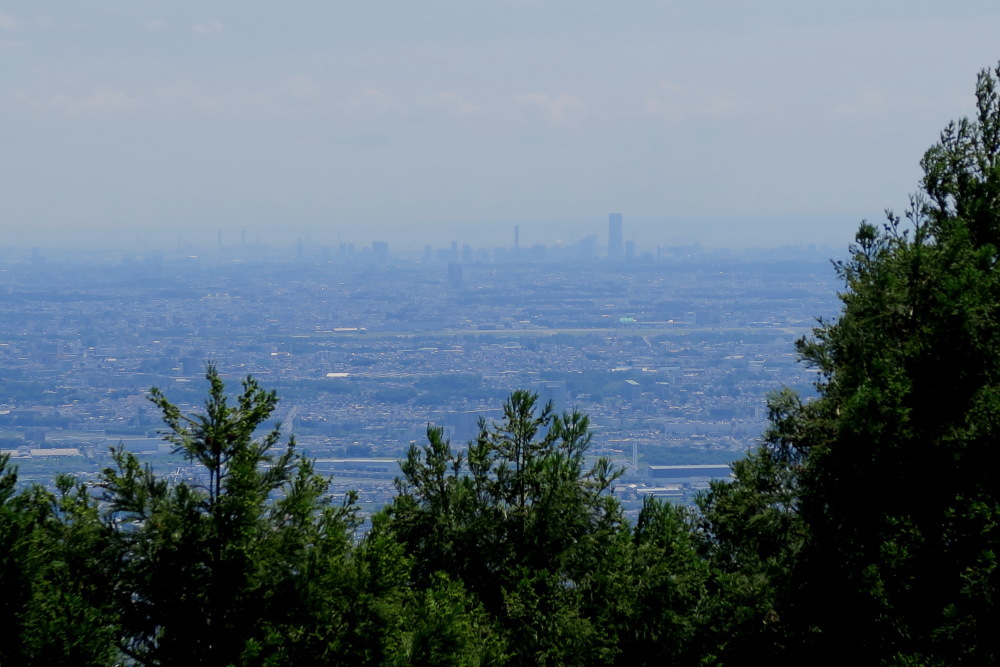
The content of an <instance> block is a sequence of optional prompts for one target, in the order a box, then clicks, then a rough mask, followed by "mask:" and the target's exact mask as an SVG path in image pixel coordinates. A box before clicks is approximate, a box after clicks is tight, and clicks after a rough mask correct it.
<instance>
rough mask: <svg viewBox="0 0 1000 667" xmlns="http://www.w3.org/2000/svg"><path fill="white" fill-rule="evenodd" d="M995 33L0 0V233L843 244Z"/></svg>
mask: <svg viewBox="0 0 1000 667" xmlns="http://www.w3.org/2000/svg"><path fill="white" fill-rule="evenodd" d="M998 34H1000V4H998V3H996V2H995V0H990V1H989V2H987V1H983V2H966V1H963V0H954V1H952V2H950V3H943V2H940V1H937V0H935V1H933V2H932V1H928V0H906V1H905V2H904V1H903V0H890V1H873V0H866V1H864V2H861V1H857V0H841V2H823V3H814V2H803V1H802V0H756V1H755V0H661V1H651V0H626V1H624V2H610V1H605V0H601V1H597V0H461V1H458V0H456V1H452V0H421V1H420V2H414V1H413V0H363V1H342V0H317V1H300V2H291V3H276V2H261V1H258V0H239V1H238V2H237V1H232V2H204V1H201V2H186V1H177V0H175V1H172V2H146V1H143V0H127V1H126V0H122V1H108V0H88V1H87V2H80V1H79V0H70V1H56V0H51V1H49V0H47V1H46V2H38V1H37V0H34V1H30V2H29V1H26V0H16V1H14V2H0V200H2V201H0V230H2V231H3V232H4V237H5V239H6V241H0V245H6V244H8V243H12V242H24V243H32V244H36V245H42V246H45V245H56V244H59V243H62V242H66V241H68V240H72V242H79V241H78V240H76V239H78V238H79V237H82V236H87V237H90V238H93V239H96V238H101V237H100V234H101V233H102V232H103V230H114V231H118V232H120V238H121V239H122V240H123V241H124V242H126V243H132V244H138V243H140V242H142V241H144V240H145V241H147V242H148V240H149V239H157V238H173V239H174V242H175V243H176V239H177V237H178V236H181V235H183V236H185V237H191V238H201V237H204V238H208V239H210V240H211V241H212V242H213V243H214V242H215V240H216V238H217V237H216V235H217V234H218V233H219V232H221V233H222V234H223V236H224V237H225V238H226V239H232V242H235V241H236V238H237V236H238V234H239V232H240V230H248V231H247V234H248V235H249V236H251V237H252V238H254V239H256V238H261V240H265V241H272V240H274V239H277V238H279V237H280V238H283V239H289V238H290V239H293V240H294V238H295V237H296V236H300V237H301V236H308V237H309V238H310V239H312V240H321V241H323V242H331V243H336V242H337V241H338V240H340V241H345V242H347V241H350V242H353V243H356V244H366V243H370V242H371V240H373V239H378V238H383V239H385V240H388V241H389V242H390V245H393V244H395V245H397V246H398V245H400V244H402V243H404V242H405V241H408V240H413V241H414V242H418V243H420V244H422V243H424V242H428V243H433V244H435V245H441V244H443V243H444V242H446V241H447V240H449V239H455V240H458V241H460V242H470V243H473V244H491V245H504V244H507V245H509V244H510V243H511V241H512V236H513V234H512V231H511V230H512V228H513V225H514V224H515V223H519V224H520V225H521V241H522V243H534V242H545V243H551V242H554V241H555V240H557V239H561V240H563V241H567V242H568V241H570V240H571V238H572V237H574V236H575V237H579V236H581V235H583V234H585V233H589V232H590V231H597V232H599V233H600V235H601V243H604V237H605V235H606V226H607V214H608V213H609V212H611V211H620V212H622V213H623V214H624V220H625V231H626V237H629V236H630V234H634V235H635V237H636V239H637V240H638V241H639V243H640V245H642V244H649V243H657V242H662V243H673V242H679V241H689V240H701V241H702V242H706V243H708V244H709V245H727V244H732V245H747V244H750V245H757V244H759V245H776V244H782V243H808V242H816V243H830V244H834V245H846V244H847V242H848V241H849V240H850V237H851V235H852V232H853V230H854V229H855V227H856V225H857V223H858V221H859V220H860V219H862V218H869V219H877V218H879V217H880V215H881V211H882V210H883V209H884V208H886V207H892V208H895V209H897V210H898V209H901V208H903V206H904V205H905V203H906V201H907V195H908V193H910V192H912V191H913V190H914V188H915V186H916V183H917V179H918V177H919V175H920V172H919V167H918V160H919V159H920V156H921V155H922V153H923V151H924V150H925V149H926V148H928V147H929V146H930V145H931V144H932V143H933V142H934V141H935V140H936V138H937V135H938V133H939V131H940V130H941V128H942V127H943V126H944V125H945V123H946V122H947V121H948V120H950V119H953V118H958V117H961V116H963V115H967V114H969V113H970V112H971V111H972V108H973V106H972V105H973V102H974V97H973V90H974V84H975V76H976V73H977V71H979V70H980V69H981V68H983V67H988V66H991V65H995V64H996V63H997V60H998V58H1000V41H998V40H997V35H998ZM164 229H169V230H171V231H170V232H163V231H162V230H164ZM165 234H166V236H164V235H165Z"/></svg>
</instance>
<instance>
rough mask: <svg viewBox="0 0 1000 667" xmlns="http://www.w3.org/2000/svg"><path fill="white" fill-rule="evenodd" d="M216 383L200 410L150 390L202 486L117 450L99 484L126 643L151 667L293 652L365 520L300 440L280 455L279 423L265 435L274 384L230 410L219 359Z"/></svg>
mask: <svg viewBox="0 0 1000 667" xmlns="http://www.w3.org/2000/svg"><path fill="white" fill-rule="evenodd" d="M206 378H207V380H208V382H209V396H208V398H207V400H206V401H205V410H204V413H203V414H200V415H192V416H186V415H183V414H182V413H181V411H180V409H179V408H177V407H176V406H175V405H173V404H172V403H170V402H169V401H168V400H167V399H166V397H165V396H164V395H163V394H162V392H160V391H159V390H157V389H153V390H152V396H151V398H152V401H153V402H154V403H155V404H156V405H157V406H158V407H159V408H160V409H161V411H162V412H163V419H164V422H165V424H166V425H167V431H166V433H165V437H166V439H167V440H168V441H169V442H171V443H173V445H174V448H175V451H177V452H179V453H181V454H182V455H183V456H184V458H185V459H187V460H188V461H190V462H192V463H197V464H199V465H200V467H201V469H202V470H203V471H204V479H203V481H202V482H194V481H179V482H174V481H170V480H168V479H165V478H163V477H161V476H158V475H156V474H154V473H153V471H152V470H150V469H149V468H148V467H142V466H141V465H140V464H139V462H138V460H137V459H136V457H135V456H134V455H132V454H131V453H129V452H126V451H124V450H123V449H121V448H120V447H119V448H118V449H116V450H115V452H114V458H115V463H116V466H115V467H114V468H109V469H107V470H105V471H104V473H103V480H102V482H101V485H100V486H101V489H102V494H101V500H102V502H103V504H104V507H105V516H106V521H107V524H108V526H109V527H110V529H111V530H112V531H113V534H114V543H115V546H116V551H117V554H118V558H117V562H116V563H115V564H114V565H113V567H112V574H113V580H114V594H115V599H116V603H117V605H118V609H119V612H120V614H121V625H122V641H121V642H120V645H119V649H120V650H121V652H122V653H123V654H124V655H126V656H128V657H129V658H130V659H132V660H135V661H136V662H139V663H141V664H148V665H155V664H191V665H194V664H206V665H227V664H252V663H254V662H259V661H263V660H265V659H267V658H268V655H271V654H280V653H281V652H282V651H285V652H287V651H289V650H290V649H289V647H288V646H287V645H286V644H289V643H295V642H296V641H300V640H302V641H304V639H303V638H304V637H306V636H311V633H312V631H313V630H312V629H311V628H303V627H302V626H301V625H300V624H299V623H298V621H300V620H301V619H302V618H303V617H305V618H308V619H309V620H313V619H314V617H315V616H317V615H321V614H322V613H323V612H322V610H321V609H320V608H321V607H322V605H323V603H326V602H329V601H330V598H332V597H335V595H334V594H333V593H331V592H330V591H328V590H325V589H324V588H323V587H322V586H320V585H318V584H321V583H324V582H325V583H330V582H331V581H334V580H335V579H336V576H335V575H334V574H331V569H335V568H336V566H337V564H338V563H342V561H343V559H344V557H345V553H346V551H347V549H348V547H349V545H350V535H351V533H352V531H353V529H354V526H355V519H354V509H353V505H352V504H351V502H350V499H349V501H348V502H347V503H345V504H344V505H343V506H335V505H333V504H332V503H331V500H330V498H329V495H328V482H327V480H325V479H324V478H322V477H320V476H318V475H317V474H316V473H315V472H314V470H313V467H312V464H311V463H310V462H309V461H308V460H307V459H305V458H303V457H302V456H299V455H296V453H295V445H294V441H291V440H290V441H289V442H288V443H287V444H286V445H285V446H284V447H283V448H281V449H280V451H278V452H277V453H275V452H274V451H273V450H275V449H276V448H277V445H278V443H279V440H280V438H281V435H280V432H279V431H278V430H277V429H274V430H272V431H270V432H268V433H265V434H264V435H262V436H260V437H258V436H257V433H256V432H257V430H258V428H259V427H260V426H261V425H262V424H263V423H264V422H265V421H266V420H267V419H268V418H269V417H270V415H271V414H272V412H273V411H274V408H275V406H276V404H277V397H276V396H275V394H274V392H273V391H272V392H267V391H264V390H263V389H261V388H260V387H259V385H258V384H257V382H256V381H255V380H253V379H252V378H247V379H246V380H245V381H244V382H243V391H242V393H241V394H240V395H239V396H238V397H237V398H236V400H235V403H234V404H230V399H229V398H228V397H227V395H226V393H225V387H224V384H223V382H222V379H221V378H220V377H219V374H218V372H217V370H216V368H215V367H214V366H212V365H209V366H208V368H207V372H206ZM321 575H322V578H321ZM338 612H339V610H336V612H335V613H338ZM336 625H337V624H336V623H329V624H327V626H325V629H329V628H330V627H336ZM326 639H327V640H328V641H329V638H326Z"/></svg>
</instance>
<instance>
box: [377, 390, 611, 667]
mask: <svg viewBox="0 0 1000 667" xmlns="http://www.w3.org/2000/svg"><path fill="white" fill-rule="evenodd" d="M589 442H590V435H589V433H588V420H587V418H586V417H585V416H584V415H581V414H579V413H570V414H563V415H556V414H554V413H553V410H552V406H551V404H549V405H546V406H543V407H541V408H539V407H538V405H537V396H536V395H535V394H532V393H529V392H525V391H517V392H514V393H513V394H512V395H511V396H510V398H509V399H508V400H507V401H506V402H505V404H504V417H503V420H502V421H500V422H498V423H494V424H492V425H488V424H486V423H485V422H481V423H480V431H479V435H478V437H477V438H476V439H475V440H474V441H472V442H470V443H469V449H468V453H467V455H466V454H463V453H460V452H456V451H455V450H454V449H452V447H451V445H450V443H449V442H447V441H446V440H444V438H443V434H442V432H441V430H440V429H438V428H429V429H428V442H427V444H426V445H424V446H423V447H417V446H415V445H414V446H411V448H410V450H409V452H408V454H407V458H406V460H405V461H404V462H403V464H402V472H403V476H402V477H401V478H400V479H399V480H398V482H397V485H398V487H399V496H398V497H397V498H396V499H395V500H394V501H393V503H392V504H391V505H390V506H389V507H387V508H386V510H385V519H384V521H382V522H380V523H379V524H376V526H377V529H376V531H375V535H376V536H377V535H378V534H379V532H380V531H382V532H384V533H385V534H387V535H391V536H392V537H393V539H396V540H398V541H399V542H400V543H401V544H402V545H403V547H404V549H405V551H406V553H407V554H408V555H410V556H412V558H413V568H414V570H413V573H414V577H415V579H416V581H417V582H418V584H419V585H420V586H421V587H427V586H429V585H430V584H431V583H432V582H433V581H434V579H435V577H438V576H440V574H441V573H443V574H444V575H446V576H447V577H448V578H449V579H452V580H456V581H460V582H462V584H463V585H464V586H465V587H466V588H467V589H468V590H469V591H470V592H471V593H472V594H474V595H475V596H476V598H477V599H479V600H480V601H481V602H482V604H483V606H484V608H485V610H486V611H487V613H488V614H489V615H490V616H491V617H492V618H494V619H496V622H497V623H499V625H500V627H501V628H502V632H503V633H504V635H505V636H506V638H507V642H508V646H509V647H510V649H511V651H512V652H513V656H512V657H513V659H514V660H515V661H516V662H520V663H524V664H535V663H546V662H547V663H551V664H561V663H580V662H595V661H601V660H610V659H612V658H613V657H614V656H615V655H616V654H617V653H618V651H619V646H618V645H617V642H616V640H615V637H616V635H615V628H613V627H611V626H610V625H609V626H603V625H602V623H601V622H600V618H601V615H600V614H599V613H598V609H599V608H601V607H602V606H603V605H605V604H606V603H607V600H608V598H607V596H606V595H605V593H606V592H608V591H607V586H608V585H609V583H610V582H612V581H614V579H615V577H614V576H611V575H612V573H614V572H615V571H616V570H618V571H622V572H624V571H625V569H627V567H626V566H627V562H626V561H625V560H624V559H625V556H624V551H622V549H627V548H628V543H629V539H628V531H627V529H626V528H625V526H624V518H623V516H622V513H621V509H620V506H619V505H618V504H617V502H616V501H615V499H614V498H613V497H611V496H610V495H609V494H608V493H607V491H608V490H609V489H610V487H611V484H612V483H613V482H614V480H615V479H616V478H617V477H618V476H619V475H620V471H618V470H616V469H614V468H613V467H612V466H611V465H610V463H609V462H608V461H607V460H606V459H600V460H599V461H598V462H597V463H596V464H595V465H594V466H593V467H592V468H590V469H589V470H587V469H585V467H584V453H585V451H586V449H587V446H588V445H589ZM616 546H617V547H619V550H618V551H617V552H615V548H616Z"/></svg>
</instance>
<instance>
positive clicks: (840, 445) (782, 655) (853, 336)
mask: <svg viewBox="0 0 1000 667" xmlns="http://www.w3.org/2000/svg"><path fill="white" fill-rule="evenodd" d="M998 85H1000V68H998V69H997V70H995V71H993V72H990V71H984V72H983V73H981V74H980V77H979V81H978V87H977V98H978V107H977V108H978V115H977V116H976V117H975V118H973V119H966V120H963V121H960V122H958V123H953V124H951V125H949V126H948V127H947V128H946V129H945V130H944V132H943V133H942V135H941V140H940V142H939V143H938V144H937V145H935V146H934V147H932V148H931V149H930V150H929V151H928V152H927V153H926V155H925V156H924V159H923V163H922V165H923V169H924V178H923V181H922V183H921V187H920V191H919V193H918V194H917V195H915V196H914V198H913V199H912V205H911V207H910V210H909V211H908V212H907V214H906V216H905V218H899V217H896V216H894V215H892V214H889V216H888V220H887V222H886V223H885V224H883V225H882V226H881V227H877V226H875V225H871V224H868V223H863V224H862V225H861V227H860V229H859V232H858V234H857V237H856V243H855V245H854V246H852V252H851V256H850V258H849V259H848V260H847V261H845V262H842V263H839V264H837V265H836V268H837V271H838V272H839V274H840V275H841V277H842V278H843V280H844V283H845V290H844V293H843V294H842V295H841V299H842V301H843V310H842V312H841V314H840V316H839V317H838V318H837V319H836V320H833V321H829V322H821V323H820V326H819V327H818V328H816V329H815V332H814V334H813V336H812V337H810V338H807V339H803V340H801V341H799V343H798V349H799V353H800V354H801V357H802V359H803V360H804V361H805V362H806V363H808V364H811V365H812V366H813V367H815V369H816V371H817V378H818V379H817V389H818V395H817V397H816V398H815V399H813V400H809V401H803V400H802V399H801V398H800V397H799V396H797V395H796V394H794V393H793V392H790V391H787V390H785V391H781V392H778V393H776V394H774V395H772V396H771V398H770V401H769V408H770V424H771V425H770V428H769V429H768V431H767V432H766V433H765V434H764V437H763V439H762V444H761V446H760V447H759V448H758V449H757V450H756V451H755V452H752V453H751V454H749V455H748V456H747V457H746V458H745V459H743V460H741V461H739V462H737V463H736V464H735V465H734V476H733V480H732V482H728V483H717V484H714V485H713V486H712V487H711V489H710V490H709V491H708V492H706V493H704V494H703V495H702V496H701V497H700V499H699V501H698V506H697V508H693V509H688V508H683V507H677V506H674V505H670V504H665V503H659V502H655V501H653V502H648V503H646V504H645V505H644V507H643V509H642V511H641V513H640V515H639V518H638V520H637V521H636V522H635V523H634V524H630V523H629V522H627V521H626V520H625V519H624V515H623V512H622V509H621V507H620V505H619V504H618V502H617V501H616V500H615V499H614V496H613V495H612V494H610V493H609V490H610V489H611V487H612V485H613V484H614V482H615V480H616V479H617V477H618V476H619V474H620V472H619V471H618V470H616V469H615V468H614V467H613V466H612V465H611V464H610V463H609V462H608V461H607V460H605V459H598V460H597V461H596V462H594V463H591V464H590V465H588V464H587V462H586V460H585V453H586V451H587V447H588V445H589V442H590V435H589V432H588V421H587V418H586V416H584V415H581V414H578V413H575V412H574V413H566V414H556V413H555V412H554V411H553V409H552V406H551V405H539V404H538V402H537V397H536V396H535V395H533V394H530V393H527V392H520V391H519V392H515V393H514V394H512V395H511V396H510V397H509V399H508V400H507V401H506V403H505V404H504V413H503V417H502V419H501V420H500V421H498V422H496V423H485V422H483V423H481V424H480V429H479V435H478V437H477V438H476V439H474V440H473V441H472V442H470V443H468V447H467V448H461V449H456V448H453V447H452V445H451V443H450V442H448V441H447V440H445V439H444V437H443V434H442V432H441V431H440V430H439V429H436V428H430V429H428V434H427V442H426V443H425V444H423V445H422V446H416V445H413V446H411V448H410V449H409V451H408V453H407V455H406V458H405V460H404V461H403V462H402V463H401V476H400V478H399V479H398V480H397V486H398V491H399V493H398V495H397V497H396V498H395V500H394V501H393V502H392V503H390V504H389V505H388V506H387V507H386V508H384V509H383V510H382V511H380V512H379V513H377V514H376V515H375V516H374V517H373V520H372V527H371V530H370V531H369V532H367V533H366V534H365V535H364V536H359V535H358V534H357V528H358V517H357V509H356V506H355V499H354V498H352V497H348V498H346V499H345V500H344V501H343V502H342V503H336V502H334V501H333V500H332V499H331V498H330V494H329V492H328V482H327V480H326V479H324V478H323V477H321V476H320V475H318V474H317V473H316V472H315V470H314V469H313V466H312V464H311V462H310V461H309V460H308V459H306V458H304V457H302V456H301V455H299V454H298V453H297V452H296V449H295V443H294V441H293V440H290V441H287V442H285V443H284V444H282V440H281V435H280V433H279V432H278V431H277V430H274V431H270V432H263V431H262V429H263V426H264V424H265V423H267V420H268V419H269V418H270V416H271V414H272V412H273V410H274V408H275V405H276V402H277V398H276V396H275V394H274V393H273V392H268V391H265V390H264V389H262V388H261V387H259V386H258V384H257V383H256V382H255V381H254V380H253V379H252V378H248V379H247V380H246V381H244V383H243V386H242V391H241V392H240V393H239V394H238V395H237V396H236V397H230V396H229V395H227V394H226V391H225V387H224V386H223V382H222V380H221V379H220V377H219V374H218V372H217V371H216V369H215V368H214V367H212V366H209V367H208V370H207V374H206V375H207V380H208V382H209V390H208V398H207V400H206V401H205V406H204V410H203V411H202V412H201V413H200V414H196V415H184V414H182V413H181V411H180V410H179V409H178V408H177V407H176V406H175V405H173V404H172V403H171V402H170V401H168V400H167V398H166V397H165V396H164V395H163V394H162V393H160V392H159V391H158V390H156V389H154V390H153V391H152V394H151V399H152V400H153V402H154V403H155V404H156V405H157V406H158V407H159V408H160V410H161V412H162V416H163V420H164V423H165V425H166V430H165V437H166V439H167V441H168V442H170V443H172V444H173V446H174V448H175V451H176V453H178V454H180V455H181V456H183V457H184V458H185V459H187V460H188V461H191V462H196V463H198V464H199V465H200V469H202V470H203V471H204V478H203V479H202V480H200V481H183V480H176V479H172V478H168V477H163V476H161V475H158V474H155V473H154V472H153V471H152V470H150V469H149V468H146V467H143V466H142V465H141V464H140V462H139V461H138V460H137V459H136V458H135V457H134V456H133V455H131V454H130V453H128V452H126V451H124V450H122V449H117V450H115V452H114V465H113V466H112V467H110V468H108V469H107V470H105V471H104V473H103V474H102V476H101V478H100V481H99V483H97V484H96V485H89V486H88V485H84V484H82V483H79V482H77V481H75V480H74V479H72V478H70V477H60V478H59V479H58V480H56V484H55V491H52V492H50V491H47V490H45V489H43V488H41V487H37V486H32V487H28V488H23V489H19V487H18V486H17V484H16V471H15V470H14V469H13V468H12V467H11V466H10V465H9V459H8V458H7V457H0V588H2V590H3V591H4V595H3V597H2V598H0V626H2V627H3V628H4V631H5V640H4V641H3V642H0V665H8V664H11V665H14V664H17V665H21V664H74V665H77V664H138V665H173V664H190V665H196V664H205V665H258V664H259V665H284V664H461V665H474V664H507V663H511V664H532V665H534V664H605V663H615V664H679V665H707V664H744V663H748V662H751V661H752V662H754V663H759V662H762V661H765V660H766V661H769V662H772V663H776V664H813V663H817V662H819V663H824V664H825V663H831V662H842V663H845V664H847V663H850V664H858V663H860V664H885V665H952V664H996V663H997V662H998V661H1000V646H998V642H1000V640H998V638H997V635H996V634H995V633H994V632H993V630H994V629H995V628H996V627H997V621H998V620H1000V604H998V602H997V600H998V595H997V591H998V585H1000V573H998V567H997V558H998V552H1000V527H998V526H1000V486H998V484H1000V482H998V480H1000V476H998V473H1000V457H998V456H997V454H996V452H995V450H996V446H997V443H998V439H1000V268H998V260H1000V93H998V91H997V87H998Z"/></svg>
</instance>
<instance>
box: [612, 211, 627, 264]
mask: <svg viewBox="0 0 1000 667" xmlns="http://www.w3.org/2000/svg"><path fill="white" fill-rule="evenodd" d="M624 257H625V242H624V237H623V236H622V214H621V213H611V214H610V215H608V259H622V258H624Z"/></svg>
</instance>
